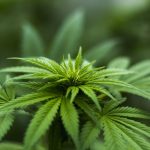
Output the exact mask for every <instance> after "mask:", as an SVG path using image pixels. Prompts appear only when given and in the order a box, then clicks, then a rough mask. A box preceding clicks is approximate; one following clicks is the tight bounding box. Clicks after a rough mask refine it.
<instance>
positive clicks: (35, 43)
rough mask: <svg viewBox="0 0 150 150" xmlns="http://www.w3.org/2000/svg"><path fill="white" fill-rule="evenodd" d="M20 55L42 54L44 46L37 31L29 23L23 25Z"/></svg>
mask: <svg viewBox="0 0 150 150" xmlns="http://www.w3.org/2000/svg"><path fill="white" fill-rule="evenodd" d="M21 48H22V56H23V57H29V56H43V55H44V46H43V42H42V39H41V38H40V36H39V35H38V33H37V31H36V30H35V29H34V27H32V26H31V25H30V24H29V23H26V24H24V25H23V32H22V47H21Z"/></svg>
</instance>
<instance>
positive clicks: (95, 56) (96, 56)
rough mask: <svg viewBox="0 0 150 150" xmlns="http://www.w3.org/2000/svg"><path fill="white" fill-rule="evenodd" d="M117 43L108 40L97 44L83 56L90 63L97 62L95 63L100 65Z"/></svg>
mask: <svg viewBox="0 0 150 150" xmlns="http://www.w3.org/2000/svg"><path fill="white" fill-rule="evenodd" d="M117 43H118V42H117V41H116V40H109V41H106V42H104V43H102V44H99V45H97V46H96V47H93V48H91V49H90V50H88V51H87V52H86V54H85V58H86V59H88V60H90V61H93V60H97V62H96V63H100V62H102V61H103V60H104V58H106V57H107V56H109V55H110V52H111V53H112V50H115V49H114V48H115V46H116V45H117Z"/></svg>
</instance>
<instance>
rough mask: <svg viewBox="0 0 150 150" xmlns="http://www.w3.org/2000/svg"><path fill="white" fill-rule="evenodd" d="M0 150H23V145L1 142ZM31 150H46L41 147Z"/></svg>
mask: <svg viewBox="0 0 150 150" xmlns="http://www.w3.org/2000/svg"><path fill="white" fill-rule="evenodd" d="M0 150H24V148H23V145H21V144H18V143H10V142H3V143H1V144H0ZM31 150H46V149H45V148H43V147H42V146H37V147H36V148H34V149H31Z"/></svg>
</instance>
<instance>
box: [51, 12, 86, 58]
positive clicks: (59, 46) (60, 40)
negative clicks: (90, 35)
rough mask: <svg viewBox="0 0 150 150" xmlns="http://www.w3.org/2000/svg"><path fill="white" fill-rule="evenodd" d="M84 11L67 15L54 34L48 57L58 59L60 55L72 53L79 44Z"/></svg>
mask: <svg viewBox="0 0 150 150" xmlns="http://www.w3.org/2000/svg"><path fill="white" fill-rule="evenodd" d="M83 22H84V13H83V11H81V10H78V11H76V12H75V13H73V14H72V15H71V16H69V17H68V18H67V19H66V20H65V22H64V23H63V25H62V27H61V28H60V30H59V31H58V33H57V34H56V37H55V38H54V42H53V44H52V46H51V47H50V58H53V59H56V60H59V59H60V57H61V56H62V55H66V54H68V53H70V54H71V55H73V54H74V53H75V52H76V51H77V50H78V47H79V46H80V44H79V43H78V42H79V40H80V37H81V35H82V31H83Z"/></svg>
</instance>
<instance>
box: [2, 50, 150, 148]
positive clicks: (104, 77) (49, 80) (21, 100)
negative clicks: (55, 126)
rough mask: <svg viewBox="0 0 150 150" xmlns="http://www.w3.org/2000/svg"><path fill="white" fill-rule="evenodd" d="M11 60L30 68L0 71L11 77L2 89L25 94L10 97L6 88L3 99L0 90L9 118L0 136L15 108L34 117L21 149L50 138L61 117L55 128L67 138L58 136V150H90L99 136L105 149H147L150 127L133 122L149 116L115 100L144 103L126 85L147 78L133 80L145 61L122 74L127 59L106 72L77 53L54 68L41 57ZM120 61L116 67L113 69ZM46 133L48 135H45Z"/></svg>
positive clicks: (142, 93)
mask: <svg viewBox="0 0 150 150" xmlns="http://www.w3.org/2000/svg"><path fill="white" fill-rule="evenodd" d="M13 59H16V60H19V61H23V62H24V63H27V64H30V65H28V66H20V67H19V66H17V67H9V68H4V69H1V70H0V72H1V73H15V76H14V77H11V78H10V79H8V80H7V82H8V83H9V84H7V85H6V89H8V87H9V85H14V86H20V88H22V87H23V88H25V89H28V90H29V91H30V92H28V93H27V94H24V95H21V96H17V97H15V96H14V94H13V92H11V90H12V89H11V90H8V91H9V92H8V93H9V94H8V93H7V90H6V89H5V90H4V88H3V87H2V88H1V92H0V100H1V105H0V112H2V113H3V114H4V115H5V116H6V115H7V113H8V115H9V116H10V118H8V119H6V121H5V122H4V123H3V122H1V123H0V126H1V128H2V129H3V130H2V131H1V132H0V133H1V134H2V137H3V136H4V135H5V134H6V132H7V130H8V129H9V127H10V125H11V124H12V121H13V119H12V118H13V117H12V116H13V113H9V111H12V112H14V113H15V112H17V111H18V109H19V110H24V111H25V112H27V113H29V114H33V113H35V115H34V116H33V119H32V120H31V122H30V124H29V127H28V129H27V131H26V134H25V138H24V149H25V150H32V149H34V148H36V145H37V143H40V142H41V141H42V140H44V139H45V138H46V137H47V138H48V139H50V137H49V128H50V129H51V125H52V122H53V121H54V119H55V117H57V121H59V120H60V118H61V120H62V124H61V125H62V126H63V127H61V126H60V128H61V129H62V130H63V132H64V129H65V131H66V132H67V134H66V133H65V132H64V134H65V135H69V137H70V138H71V140H70V138H69V137H68V136H67V138H66V137H65V135H64V134H63V135H61V137H60V139H59V142H60V143H59V144H61V146H60V147H62V148H63V147H65V144H66V143H67V144H68V145H69V144H71V147H72V148H74V147H75V149H77V150H86V149H92V147H94V143H95V142H96V141H97V140H98V139H99V136H100V132H101V131H103V132H104V140H105V146H103V147H105V148H106V150H114V149H116V150H117V149H118V150H119V149H123V150H125V149H130V148H131V149H138V150H148V149H149V148H150V144H149V142H148V139H149V138H150V127H149V126H148V125H146V124H144V123H141V122H139V121H137V120H136V119H150V117H149V113H146V112H144V111H142V110H139V109H137V108H132V107H128V106H120V107H119V105H120V104H122V103H123V102H124V101H125V99H124V98H123V97H122V96H121V95H122V91H125V92H127V93H133V94H137V95H140V96H143V97H146V98H148V99H149V96H150V94H149V92H148V91H147V90H145V89H143V88H141V87H140V86H136V84H135V83H136V82H130V81H131V77H132V81H133V78H134V81H135V80H139V79H141V80H143V77H145V76H148V75H149V73H148V71H145V72H143V73H140V74H139V75H137V73H136V71H139V70H144V69H143V67H145V66H147V63H148V62H144V63H142V64H138V65H137V66H135V67H132V68H131V69H127V67H128V65H129V60H128V59H127V58H123V59H120V58H119V59H117V60H114V61H113V62H112V63H110V65H109V67H108V68H105V67H94V63H93V62H92V63H90V62H88V61H86V60H84V59H83V58H82V53H81V48H80V50H79V53H78V55H77V57H76V58H75V59H72V58H71V56H70V55H68V58H67V59H63V60H62V61H61V62H60V63H57V62H56V61H54V60H51V59H48V58H46V57H31V58H13ZM120 62H122V65H121V66H120V65H118V64H119V63H120ZM128 78H129V79H130V81H129V80H127V79H128ZM12 80H13V82H12ZM114 93H117V94H119V95H120V97H119V98H118V96H116V95H115V94H114ZM8 95H11V97H10V96H8ZM29 106H30V107H29ZM29 108H30V109H31V110H32V111H29V110H30V109H29ZM32 108H34V109H32ZM36 111H37V112H36ZM6 112H7V113H6ZM10 120H11V121H10ZM55 123H57V122H55ZM80 131H81V132H80ZM50 133H51V134H52V133H53V131H52V130H50ZM1 134H0V135H1ZM56 141H57V140H56ZM64 141H65V142H64ZM73 143H74V145H73ZM97 145H98V143H97ZM45 148H47V146H45ZM49 148H50V147H49ZM93 149H94V148H93Z"/></svg>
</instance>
